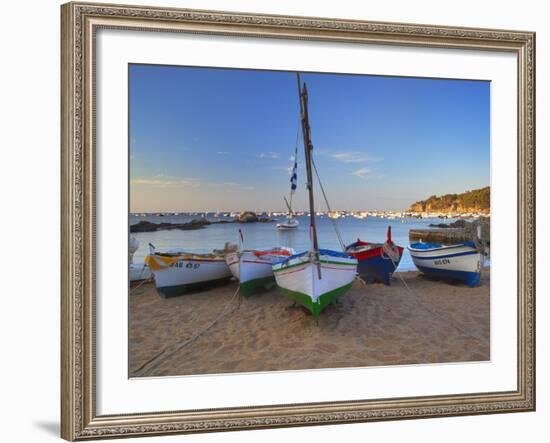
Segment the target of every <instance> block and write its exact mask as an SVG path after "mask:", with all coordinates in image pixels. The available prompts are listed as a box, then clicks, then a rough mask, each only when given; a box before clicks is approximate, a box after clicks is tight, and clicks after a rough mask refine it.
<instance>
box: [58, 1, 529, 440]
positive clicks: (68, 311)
mask: <svg viewBox="0 0 550 443" xmlns="http://www.w3.org/2000/svg"><path fill="white" fill-rule="evenodd" d="M61 23H62V35H61V49H62V51H61V52H62V59H61V75H62V97H61V102H62V107H61V108H62V110H61V112H62V114H61V122H62V123H61V125H62V127H61V140H62V147H61V149H62V177H61V190H62V195H61V198H62V209H61V211H62V212H61V219H62V226H61V229H62V230H61V238H62V248H61V264H62V276H61V281H62V301H61V320H62V324H61V332H62V333H61V349H62V356H61V412H62V413H61V435H62V437H63V438H65V439H67V440H71V441H73V440H86V439H94V438H107V437H128V436H145V435H160V434H175V433H194V432H214V431H226V430H239V429H260V428H272V427H283V426H304V425H320V424H337V423H351V422H366V421H378V420H396V419H404V418H427V417H443V416H460V415H471V414H490V413H499V412H520V411H533V410H534V409H535V34H534V33H532V32H524V31H503V30H491V29H471V28H453V27H446V26H433V25H416V24H397V23H378V22H362V21H353V20H332V19H325V18H305V17H287V16H269V15H256V14H246V13H233V12H231V13H229V12H218V11H199V10H183V9H166V8H156V7H133V6H122V5H106V4H91V3H90V4H88V3H79V2H75V3H68V4H65V5H63V6H62V7H61ZM99 29H116V30H122V31H149V32H151V31H154V32H168V33H175V32H177V33H193V34H207V35H221V36H233V37H235V36H239V37H262V38H272V39H273V38H276V39H288V40H295V39H299V40H312V41H326V42H333V43H338V42H342V43H350V42H353V43H357V44H385V45H396V46H410V47H427V48H449V49H475V50H486V51H503V52H509V53H513V54H515V55H516V56H517V74H518V76H517V78H518V84H517V115H518V122H517V124H518V134H517V158H518V170H517V183H518V190H517V192H518V213H517V223H518V232H517V239H518V244H517V250H518V268H517V281H518V286H517V307H518V308H517V328H518V329H517V337H518V342H517V362H518V367H517V389H515V390H512V391H506V392H486V393H484V392H480V393H475V394H459V395H442V396H421V397H409V398H392V399H380V400H377V399H369V400H360V401H333V402H322V403H301V404H282V405H278V406H261V405H257V406H256V405H251V406H248V407H238V408H218V409H201V410H184V411H158V412H154V413H153V412H152V413H145V414H144V413H140V414H134V413H132V411H127V412H126V413H124V414H120V415H98V414H97V412H96V399H97V397H96V395H97V392H96V367H95V343H96V335H95V330H96V321H97V318H96V311H95V291H96V248H97V246H96V241H97V239H96V225H95V211H96V193H95V186H96V168H95V152H96V150H95V149H96V148H95V143H96V139H95V130H96V129H95V113H96V103H95V90H96V82H97V79H96V72H95V49H96V46H95V44H96V41H95V36H96V32H97V31H98V30H99ZM121 124H123V123H122V122H121ZM121 149H124V147H121Z"/></svg>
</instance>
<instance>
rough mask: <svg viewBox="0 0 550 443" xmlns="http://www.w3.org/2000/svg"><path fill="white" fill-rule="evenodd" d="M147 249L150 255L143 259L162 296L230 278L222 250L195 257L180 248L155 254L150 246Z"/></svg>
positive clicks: (153, 248) (169, 295)
mask: <svg viewBox="0 0 550 443" xmlns="http://www.w3.org/2000/svg"><path fill="white" fill-rule="evenodd" d="M149 247H150V250H151V251H150V252H151V253H150V254H149V255H148V256H147V257H146V259H145V260H146V263H147V264H148V265H149V266H150V267H151V270H152V272H153V276H154V279H155V286H156V288H157V292H158V293H159V294H160V295H161V296H163V297H173V296H176V295H182V294H185V293H186V292H189V291H191V290H194V289H199V288H201V287H204V286H209V285H213V284H216V283H220V282H223V281H225V280H229V279H230V278H231V271H230V270H229V266H228V265H227V263H226V262H225V255H226V252H224V251H223V250H215V251H213V252H212V253H209V254H197V253H193V252H186V251H184V250H182V249H180V248H172V249H169V250H167V251H165V252H157V251H156V250H155V247H154V246H153V245H151V244H149Z"/></svg>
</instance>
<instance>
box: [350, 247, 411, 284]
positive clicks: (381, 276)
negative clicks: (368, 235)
mask: <svg viewBox="0 0 550 443" xmlns="http://www.w3.org/2000/svg"><path fill="white" fill-rule="evenodd" d="M364 244H365V245H371V246H372V248H370V249H367V250H365V251H360V252H352V251H351V250H350V249H351V248H354V247H355V246H356V245H357V243H354V244H352V245H349V246H348V247H347V248H346V252H347V253H348V254H349V255H351V256H352V257H355V258H356V259H357V261H358V264H357V274H358V275H359V277H361V278H362V279H363V280H364V281H365V282H367V283H372V282H380V283H384V284H385V285H388V286H389V285H390V279H391V276H392V275H393V273H394V271H395V269H396V268H397V266H399V262H400V261H401V257H402V256H403V248H402V247H400V246H395V247H394V248H393V254H395V258H394V259H392V258H391V257H390V256H389V255H388V253H387V252H386V251H385V250H384V245H383V244H374V245H373V244H369V243H364Z"/></svg>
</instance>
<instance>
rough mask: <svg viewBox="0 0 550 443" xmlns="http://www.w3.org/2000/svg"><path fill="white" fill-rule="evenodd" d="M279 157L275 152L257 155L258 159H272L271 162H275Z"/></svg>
mask: <svg viewBox="0 0 550 443" xmlns="http://www.w3.org/2000/svg"><path fill="white" fill-rule="evenodd" d="M279 157H280V155H279V154H278V153H276V152H267V153H266V152H262V153H261V154H260V155H258V158H267V159H272V160H276V159H278V158H279Z"/></svg>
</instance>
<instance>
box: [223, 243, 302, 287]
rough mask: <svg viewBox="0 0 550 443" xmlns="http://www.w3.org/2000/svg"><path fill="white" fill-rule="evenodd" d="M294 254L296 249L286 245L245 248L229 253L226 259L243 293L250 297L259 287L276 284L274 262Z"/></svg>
mask: <svg viewBox="0 0 550 443" xmlns="http://www.w3.org/2000/svg"><path fill="white" fill-rule="evenodd" d="M293 254H295V251H294V249H292V248H286V247H276V248H265V249H244V250H240V251H235V252H230V253H228V254H227V255H226V256H225V261H226V263H227V265H228V266H229V269H230V270H231V274H232V275H233V277H235V278H236V279H237V280H238V281H239V288H240V291H241V293H242V294H243V295H244V296H246V297H248V296H250V295H252V294H253V293H254V292H256V290H258V289H261V288H264V289H269V288H271V287H272V286H273V285H274V284H275V277H274V275H273V268H272V266H273V264H274V263H277V262H279V261H281V259H284V258H286V257H290V256H291V255H293Z"/></svg>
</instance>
